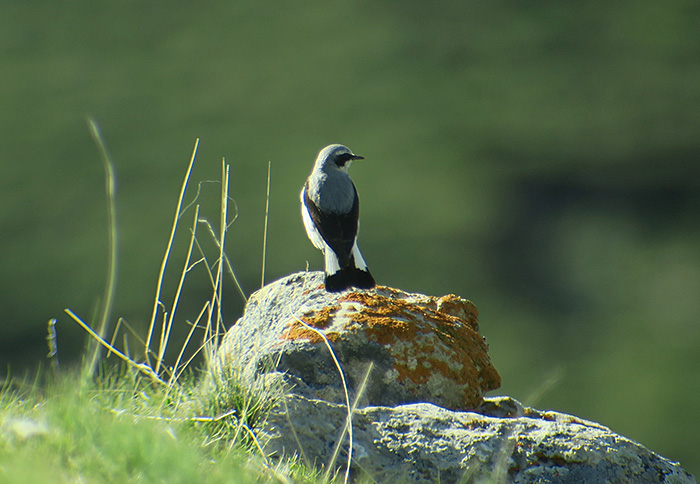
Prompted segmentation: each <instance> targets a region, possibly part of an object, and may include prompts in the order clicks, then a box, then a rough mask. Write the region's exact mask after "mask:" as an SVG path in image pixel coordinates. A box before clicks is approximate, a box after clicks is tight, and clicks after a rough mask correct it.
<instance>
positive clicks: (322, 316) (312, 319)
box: [301, 305, 340, 329]
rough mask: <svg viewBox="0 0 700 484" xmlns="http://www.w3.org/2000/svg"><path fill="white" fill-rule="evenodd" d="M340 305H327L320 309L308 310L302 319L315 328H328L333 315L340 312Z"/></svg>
mask: <svg viewBox="0 0 700 484" xmlns="http://www.w3.org/2000/svg"><path fill="white" fill-rule="evenodd" d="M339 309H340V306H337V305H335V306H326V307H325V308H323V309H320V310H318V311H307V312H305V313H303V314H302V317H301V319H302V321H304V322H305V323H306V324H308V325H309V326H313V327H314V328H319V329H323V328H327V327H328V326H330V324H331V321H332V320H333V316H335V313H337V312H338V310H339Z"/></svg>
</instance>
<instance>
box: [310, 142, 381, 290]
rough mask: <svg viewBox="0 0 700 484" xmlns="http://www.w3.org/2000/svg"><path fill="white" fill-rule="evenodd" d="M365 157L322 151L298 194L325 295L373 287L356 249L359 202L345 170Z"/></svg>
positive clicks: (332, 148)
mask: <svg viewBox="0 0 700 484" xmlns="http://www.w3.org/2000/svg"><path fill="white" fill-rule="evenodd" d="M355 160H364V156H359V155H356V154H354V153H353V152H352V151H350V149H349V148H348V147H347V146H343V145H339V144H332V145H328V146H326V147H325V148H323V149H322V150H321V151H320V152H319V153H318V157H317V158H316V162H315V163H314V168H313V170H312V171H311V174H310V175H309V177H308V178H307V179H306V183H305V184H304V188H303V189H302V190H301V194H300V199H301V217H302V220H303V221H304V227H305V228H306V235H307V236H308V237H309V240H311V243H312V244H313V245H314V247H316V248H317V249H319V250H320V251H322V252H323V254H324V258H325V273H326V279H325V284H326V291H328V292H341V291H344V290H346V289H348V288H350V287H355V288H358V289H371V288H373V287H375V286H376V283H375V282H374V278H373V277H372V274H371V273H370V272H369V269H368V268H367V263H366V262H365V260H364V258H363V257H362V254H361V253H360V248H359V247H358V246H357V232H358V229H359V215H360V199H359V198H358V196H357V190H356V189H355V184H354V183H353V182H352V180H351V179H350V175H348V168H349V167H350V164H351V163H352V162H353V161H355Z"/></svg>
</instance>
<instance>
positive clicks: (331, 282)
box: [326, 266, 377, 292]
mask: <svg viewBox="0 0 700 484" xmlns="http://www.w3.org/2000/svg"><path fill="white" fill-rule="evenodd" d="M376 285H377V284H376V283H375V282H374V277H372V274H370V272H369V271H368V270H366V271H363V270H362V269H358V268H357V267H352V266H350V267H345V268H343V269H340V270H339V271H338V272H336V273H335V274H331V275H326V291H328V292H340V291H344V290H345V289H348V288H350V287H356V288H358V289H372V288H373V287H374V286H376Z"/></svg>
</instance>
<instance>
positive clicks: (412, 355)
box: [212, 272, 501, 410]
mask: <svg viewBox="0 0 700 484" xmlns="http://www.w3.org/2000/svg"><path fill="white" fill-rule="evenodd" d="M328 345H330V346H332V348H333V355H335V356H336V357H337V360H338V363H339V364H340V366H341V367H342V368H343V376H344V378H345V383H346V384H345V385H344V384H343V380H342V379H341V377H340V373H339V372H338V369H337V365H336V362H335V361H334V359H333V355H332V354H331V352H330V351H329V350H328ZM370 366H371V367H372V371H371V372H368V369H369V368H370ZM230 368H240V369H242V371H241V375H242V378H243V379H244V381H245V382H247V384H248V385H251V386H252V385H254V384H255V383H256V382H257V380H259V379H260V378H266V379H268V380H269V379H271V376H272V379H274V378H277V379H279V380H282V381H283V382H284V383H286V384H287V386H289V387H291V388H292V391H293V392H294V393H297V394H301V395H305V396H307V397H309V398H318V399H323V400H326V401H329V402H335V403H345V401H346V396H345V387H346V386H347V389H348V391H349V393H350V397H351V398H352V399H354V398H355V397H356V395H358V392H357V390H358V388H359V387H360V386H361V385H362V384H363V382H365V385H364V387H363V388H364V391H362V392H359V394H360V403H361V405H399V404H403V403H412V402H430V403H435V404H436V405H440V406H443V407H447V408H452V409H456V410H468V409H472V408H476V407H478V406H479V405H480V404H481V402H482V401H483V400H482V399H483V395H484V393H485V392H487V391H489V390H493V389H496V388H498V387H499V386H500V383H501V379H500V376H499V375H498V373H497V372H496V370H495V368H494V367H493V366H492V365H491V361H490V359H489V356H488V346H487V345H486V342H485V341H484V338H482V337H481V336H480V335H479V333H478V323H477V311H476V308H475V307H474V305H473V304H472V303H471V302H469V301H467V300H465V299H461V298H459V297H457V296H454V295H447V296H442V297H439V298H438V297H431V296H424V295H422V294H409V293H406V292H404V291H401V290H398V289H393V288H388V287H382V286H377V288H376V289H372V290H368V291H362V290H359V291H346V292H342V293H328V292H326V291H325V290H324V287H323V274H322V273H321V272H300V273H297V274H293V275H291V276H289V277H285V278H283V279H280V280H279V281H276V282H273V283H271V284H268V285H267V286H265V287H264V288H263V289H261V290H259V291H257V292H256V293H255V294H253V295H252V296H251V297H250V299H249V300H248V304H247V305H246V308H245V313H244V315H243V317H242V318H241V319H239V320H238V322H237V323H236V324H235V325H234V326H233V327H232V328H231V329H230V330H229V331H228V332H227V333H226V335H225V337H224V339H223V341H222V344H221V346H220V347H219V349H218V353H217V357H216V361H215V362H214V364H213V365H212V371H213V373H214V377H215V378H218V377H219V376H217V375H221V374H222V370H226V369H230Z"/></svg>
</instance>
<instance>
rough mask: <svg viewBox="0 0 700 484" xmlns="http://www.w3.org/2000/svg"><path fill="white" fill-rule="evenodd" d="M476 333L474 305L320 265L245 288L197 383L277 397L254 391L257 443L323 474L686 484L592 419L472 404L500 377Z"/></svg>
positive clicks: (674, 470)
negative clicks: (365, 286) (263, 409)
mask: <svg viewBox="0 0 700 484" xmlns="http://www.w3.org/2000/svg"><path fill="white" fill-rule="evenodd" d="M478 330H479V327H478V324H477V311H476V308H475V307H474V306H473V304H471V303H470V302H469V301H466V300H464V299H461V298H459V297H457V296H453V295H448V296H443V297H440V298H436V297H430V296H424V295H421V294H409V293H406V292H404V291H400V290H397V289H392V288H388V287H381V286H378V287H377V288H376V289H373V290H370V291H349V292H343V293H339V294H338V293H335V294H330V293H328V292H326V291H325V290H324V288H323V275H322V273H318V272H315V273H314V272H305V273H298V274H293V275H291V276H289V277H286V278H284V279H281V280H279V281H276V282H274V283H272V284H269V285H268V286H265V287H264V288H263V289H261V290H260V291H258V292H256V293H255V294H253V295H252V296H251V298H250V299H249V301H248V304H247V306H246V309H245V314H244V315H243V317H242V318H241V319H240V320H239V321H238V322H237V323H236V325H234V326H233V327H232V328H231V329H230V330H229V331H228V332H227V333H226V335H225V337H224V339H223V341H222V344H221V346H220V347H219V349H218V351H217V354H216V356H215V358H214V359H213V361H212V364H211V366H210V372H209V376H210V379H209V380H208V383H209V386H208V387H207V386H206V384H207V382H205V386H204V388H205V389H206V388H208V389H209V391H217V390H216V389H217V388H226V383H227V382H233V383H234V386H236V385H238V384H242V385H243V386H244V388H247V389H249V391H250V392H251V394H263V395H264V394H268V393H270V391H271V389H273V390H272V393H276V394H277V395H278V396H280V395H284V396H282V397H280V399H279V400H270V399H268V398H267V397H262V398H265V399H266V401H270V402H276V403H275V404H274V406H273V410H272V411H271V413H270V414H269V416H268V418H267V420H266V422H265V423H264V424H263V427H262V429H261V430H260V434H259V440H260V442H261V443H262V444H263V447H264V449H265V450H266V452H268V453H269V454H270V455H272V456H277V457H283V456H291V455H299V456H301V457H302V458H303V459H305V460H306V461H307V462H308V463H309V465H321V466H325V467H326V468H328V469H330V470H331V471H333V472H334V471H336V470H337V471H339V472H342V469H343V467H344V466H345V464H346V463H347V462H348V461H350V462H351V474H350V475H351V476H352V479H353V480H354V481H360V482H364V481H369V482H378V483H385V482H387V483H395V484H398V483H432V482H440V483H486V482H488V483H493V484H501V483H551V484H558V483H561V484H574V483H576V484H583V483H592V484H597V483H601V484H603V483H610V484H613V483H649V484H651V483H654V484H656V483H666V484H671V483H673V484H685V483H695V482H696V481H695V479H694V478H693V476H691V475H690V474H688V473H686V472H685V471H684V470H683V469H682V468H681V467H680V466H679V465H678V464H676V463H673V462H670V461H668V460H667V459H665V458H663V457H661V456H659V455H657V454H655V453H653V452H651V451H650V450H648V449H646V448H645V447H643V446H642V445H640V444H638V443H636V442H633V441H631V440H629V439H626V438H625V437H622V436H620V435H618V434H615V433H614V432H612V431H611V430H610V429H608V428H606V427H603V426H601V425H599V424H596V423H594V422H589V421H586V420H582V419H579V418H577V417H574V416H571V415H565V414H562V413H558V412H541V411H538V410H534V409H531V408H527V407H523V406H522V405H521V404H520V403H519V402H517V401H515V400H513V399H511V398H508V397H501V398H490V399H486V400H484V398H483V394H484V393H485V392H487V391H489V390H493V389H495V388H497V387H498V386H499V384H500V377H499V376H498V373H497V372H496V370H495V369H494V368H493V366H492V365H491V362H490V359H489V357H488V353H487V350H488V346H487V345H486V343H485V341H484V340H483V338H482V337H481V336H480V335H479V333H478ZM329 346H330V347H332V349H333V355H335V356H336V357H337V360H338V361H337V362H338V364H339V366H340V368H342V373H341V372H340V371H339V369H338V366H337V365H336V361H335V360H334V358H333V357H332V354H331V351H330V350H329ZM370 367H371V368H373V369H372V371H371V372H368V371H367V370H368V368H370ZM341 374H342V375H343V376H344V381H345V382H346V384H347V385H344V384H343V378H341ZM212 383H214V384H213V385H212ZM365 383H366V384H365ZM346 386H347V390H348V392H349V393H348V394H346V392H345V388H346ZM275 389H276V390H275ZM348 400H349V401H350V402H352V404H353V405H355V406H356V407H355V408H356V410H354V411H351V412H350V414H351V415H352V418H351V419H349V418H348V407H347V405H345V403H346V401H348ZM416 402H423V403H416ZM424 402H429V403H424ZM472 409H474V411H468V410H472ZM465 410H467V411H465ZM350 420H351V421H352V425H351V426H350V427H348V426H346V422H348V421H350ZM350 436H351V437H352V438H350ZM350 442H352V444H350ZM349 454H351V455H349Z"/></svg>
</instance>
